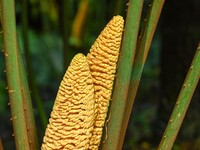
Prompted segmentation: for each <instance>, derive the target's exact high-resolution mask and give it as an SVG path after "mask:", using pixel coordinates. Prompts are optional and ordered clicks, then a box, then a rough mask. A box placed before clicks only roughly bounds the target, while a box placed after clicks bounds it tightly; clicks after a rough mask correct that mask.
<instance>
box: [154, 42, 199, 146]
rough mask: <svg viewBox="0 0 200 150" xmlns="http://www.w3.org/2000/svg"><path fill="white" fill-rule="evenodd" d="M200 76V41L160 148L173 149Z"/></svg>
mask: <svg viewBox="0 0 200 150" xmlns="http://www.w3.org/2000/svg"><path fill="white" fill-rule="evenodd" d="M199 78H200V43H199V45H198V47H197V50H196V54H195V56H194V58H193V61H192V64H191V66H190V69H189V71H188V73H187V76H186V79H185V81H184V83H183V86H182V89H181V91H180V93H179V96H178V99H177V101H176V104H175V107H174V110H173V112H172V114H171V117H170V119H169V122H168V124H167V127H166V129H165V132H164V134H163V137H162V139H161V142H160V144H159V146H158V149H159V150H168V149H171V148H172V146H173V144H174V141H175V139H176V137H177V134H178V132H179V130H180V127H181V124H182V122H183V119H184V117H185V114H186V112H187V109H188V106H189V105H190V101H191V99H192V96H193V93H194V91H195V88H196V86H197V84H198V81H199Z"/></svg>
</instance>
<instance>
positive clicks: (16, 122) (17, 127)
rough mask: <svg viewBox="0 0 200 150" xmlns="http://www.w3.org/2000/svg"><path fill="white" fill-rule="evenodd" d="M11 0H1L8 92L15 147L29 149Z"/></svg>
mask: <svg viewBox="0 0 200 150" xmlns="http://www.w3.org/2000/svg"><path fill="white" fill-rule="evenodd" d="M14 6H15V5H14V1H13V0H1V7H2V24H3V37H4V54H5V63H6V75H7V82H8V93H9V98H10V106H11V114H12V118H11V119H12V121H13V128H14V135H15V143H16V148H17V149H22V150H23V149H30V146H29V141H28V134H27V126H26V120H25V111H24V108H25V106H24V101H25V100H23V93H22V90H23V87H22V84H23V83H22V82H21V77H20V65H19V57H18V45H17V35H16V25H15V7H14Z"/></svg>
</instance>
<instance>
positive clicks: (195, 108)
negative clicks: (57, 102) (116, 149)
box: [0, 0, 200, 150]
mask: <svg viewBox="0 0 200 150" xmlns="http://www.w3.org/2000/svg"><path fill="white" fill-rule="evenodd" d="M64 2H66V5H65V3H64ZM127 2H128V1H123V0H117V1H115V0H101V1H95V0H82V1H81V0H65V1H64V0H29V1H28V0H27V6H26V7H23V5H22V4H23V1H20V0H16V24H17V31H18V38H19V46H20V49H21V50H22V53H23V56H24V61H26V59H25V55H24V53H25V48H24V40H23V35H22V31H23V27H24V25H23V21H22V18H23V17H24V14H25V15H27V18H26V21H27V23H28V30H27V31H26V33H27V35H28V38H26V40H27V41H28V45H29V48H30V58H29V60H31V65H32V69H33V74H32V75H33V78H34V84H35V86H36V88H37V90H38V92H39V96H40V98H41V99H42V102H43V105H44V110H45V113H46V115H47V116H48V117H49V115H50V112H51V110H52V106H53V103H54V99H55V97H56V93H57V90H58V87H59V84H60V81H61V79H62V77H63V75H64V72H65V70H66V68H67V66H68V65H69V63H70V60H71V59H72V57H73V56H74V55H75V54H76V53H79V52H80V53H84V54H87V52H88V51H89V49H90V47H91V45H92V44H93V42H94V41H95V39H96V38H97V36H98V35H99V33H100V32H101V30H102V29H103V28H104V26H105V25H106V24H107V23H108V21H109V20H110V19H111V18H112V16H113V15H117V14H119V15H122V16H123V17H124V18H125V16H126V9H127V6H126V3H127ZM149 4H150V0H145V3H144V9H143V13H142V18H143V19H145V16H146V13H147V10H148V8H149ZM199 8H200V1H199V0H191V1H189V0H182V1H174V0H167V1H166V2H165V4H164V8H163V11H162V14H161V17H160V21H159V24H158V27H157V30H156V33H155V36H154V39H153V42H152V45H151V49H150V53H149V56H148V59H147V62H146V64H145V68H144V72H143V76H142V79H141V83H140V86H139V90H138V93H137V97H136V101H135V105H134V107H133V112H132V116H131V120H130V122H129V127H128V130H127V134H126V138H125V142H124V148H123V149H126V150H129V149H130V150H135V149H136V150H137V149H144V150H145V149H155V148H156V146H157V145H158V143H159V141H160V139H161V136H162V134H163V132H164V129H165V126H166V124H167V121H168V118H169V116H170V114H171V111H172V109H173V106H174V104H175V101H176V99H177V96H178V93H179V91H180V89H181V86H182V83H183V81H184V78H185V76H186V73H187V71H188V69H189V65H190V63H191V60H192V58H193V56H194V53H195V50H196V47H197V44H198V42H199V40H200V20H199V18H200V9H199ZM25 10H27V12H26V11H25ZM25 17H26V16H25ZM143 19H142V20H143ZM77 24H78V25H79V26H77ZM141 26H142V25H141ZM0 38H1V39H0V43H1V44H0V48H1V50H2V49H3V38H2V34H1V35H0ZM25 64H26V63H25ZM4 70H5V63H4V56H3V53H2V54H1V55H0V137H1V138H2V142H3V145H4V148H5V149H6V150H7V149H8V150H12V149H15V146H14V138H13V137H12V134H13V129H12V124H11V123H12V122H11V121H10V117H11V115H10V107H9V106H8V103H9V99H8V94H7V91H6V86H7V85H6V84H7V83H6V75H5V73H4ZM28 77H29V75H28ZM32 96H33V95H32ZM32 101H33V107H34V114H35V119H36V124H37V130H38V135H39V139H40V144H41V142H42V137H43V135H44V132H45V130H44V129H43V127H42V123H41V120H40V118H39V113H38V110H37V107H36V103H35V99H34V96H33V98H32ZM199 115H200V86H199V85H198V87H197V89H196V92H195V94H194V96H193V99H192V102H191V105H190V107H189V109H188V112H187V115H186V118H185V120H184V122H183V125H182V127H181V130H180V132H179V135H178V138H177V140H176V143H175V145H174V148H173V149H175V150H179V149H181V150H182V149H200V119H199Z"/></svg>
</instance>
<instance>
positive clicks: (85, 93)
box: [42, 16, 124, 150]
mask: <svg viewBox="0 0 200 150" xmlns="http://www.w3.org/2000/svg"><path fill="white" fill-rule="evenodd" d="M123 26H124V20H123V18H122V17H121V16H115V17H113V19H112V20H111V21H110V22H109V23H108V24H107V25H106V27H105V28H104V30H103V31H102V32H101V34H100V35H99V37H98V38H97V40H96V41H95V43H94V45H93V46H92V47H91V49H90V53H89V54H88V55H87V58H86V57H85V56H84V55H82V54H77V55H76V56H75V57H74V58H73V60H72V62H71V64H70V66H69V68H68V70H67V71H66V74H65V75H64V78H63V81H62V82H61V85H60V88H59V91H58V94H57V97H56V100H55V103H54V107H53V111H52V113H51V118H50V119H49V124H48V126H47V129H46V132H45V136H44V139H43V144H42V149H43V150H58V149H70V150H77V149H81V150H86V149H92V150H96V149H98V147H99V144H100V141H101V136H102V131H103V127H104V124H105V119H106V116H107V111H108V106H109V100H110V99H111V93H112V87H113V82H114V76H115V71H116V65H117V60H118V55H119V49H120V44H121V38H122V32H123Z"/></svg>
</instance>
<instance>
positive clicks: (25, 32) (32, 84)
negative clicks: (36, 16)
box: [22, 0, 48, 129]
mask: <svg viewBox="0 0 200 150" xmlns="http://www.w3.org/2000/svg"><path fill="white" fill-rule="evenodd" d="M27 3H28V1H27V0H23V1H22V10H23V12H22V36H23V44H24V49H25V56H26V62H27V71H28V76H29V83H30V88H31V91H32V98H33V99H35V102H36V105H37V108H38V112H39V116H40V119H41V122H42V125H43V129H46V125H47V122H48V121H47V116H46V114H45V111H44V107H43V103H42V100H41V98H40V95H39V93H38V90H37V88H36V85H35V79H34V72H33V69H32V65H31V59H30V48H29V40H28V22H27V20H28V11H27V8H28V4H27Z"/></svg>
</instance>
